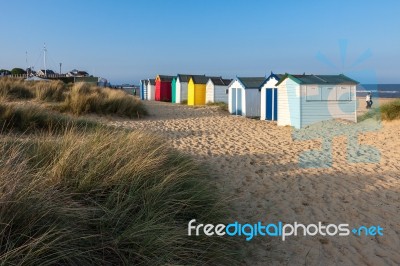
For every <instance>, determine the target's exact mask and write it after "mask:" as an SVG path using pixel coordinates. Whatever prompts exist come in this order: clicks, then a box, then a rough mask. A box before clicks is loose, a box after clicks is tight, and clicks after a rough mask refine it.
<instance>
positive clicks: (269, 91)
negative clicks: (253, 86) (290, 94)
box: [260, 72, 284, 121]
mask: <svg viewBox="0 0 400 266" xmlns="http://www.w3.org/2000/svg"><path fill="white" fill-rule="evenodd" d="M283 76H284V75H282V74H274V73H272V72H271V75H270V76H269V77H268V78H267V79H266V80H265V81H264V84H263V85H262V86H261V115H260V119H261V120H271V121H276V120H278V90H277V88H276V83H278V81H279V80H280V79H281V78H282V77H283Z"/></svg>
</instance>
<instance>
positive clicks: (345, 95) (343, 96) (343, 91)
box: [337, 86, 351, 101]
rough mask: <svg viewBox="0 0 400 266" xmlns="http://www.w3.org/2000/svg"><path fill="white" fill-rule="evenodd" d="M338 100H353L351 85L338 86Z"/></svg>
mask: <svg viewBox="0 0 400 266" xmlns="http://www.w3.org/2000/svg"><path fill="white" fill-rule="evenodd" d="M337 100H338V101H351V90H350V86H348V87H338V88H337Z"/></svg>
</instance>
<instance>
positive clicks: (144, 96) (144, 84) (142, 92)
mask: <svg viewBox="0 0 400 266" xmlns="http://www.w3.org/2000/svg"><path fill="white" fill-rule="evenodd" d="M148 82H149V81H148V80H146V79H142V80H141V81H140V99H141V100H147V83H148Z"/></svg>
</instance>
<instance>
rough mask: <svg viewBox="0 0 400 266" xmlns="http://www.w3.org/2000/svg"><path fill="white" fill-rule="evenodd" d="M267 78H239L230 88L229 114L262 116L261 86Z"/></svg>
mask: <svg viewBox="0 0 400 266" xmlns="http://www.w3.org/2000/svg"><path fill="white" fill-rule="evenodd" d="M265 79H266V78H265V77H237V78H236V79H235V80H234V81H232V82H231V84H230V85H229V88H228V94H229V95H228V99H229V103H228V106H229V112H230V113H231V114H234V115H242V116H246V117H260V115H261V92H260V91H261V86H262V85H263V84H264V81H265Z"/></svg>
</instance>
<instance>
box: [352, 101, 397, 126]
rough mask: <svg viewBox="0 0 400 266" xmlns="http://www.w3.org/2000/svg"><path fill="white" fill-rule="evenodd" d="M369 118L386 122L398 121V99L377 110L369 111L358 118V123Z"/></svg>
mask: <svg viewBox="0 0 400 266" xmlns="http://www.w3.org/2000/svg"><path fill="white" fill-rule="evenodd" d="M371 118H372V119H376V120H387V121H390V120H395V119H400V99H396V100H393V101H390V102H387V103H385V104H382V105H380V106H379V107H377V108H373V109H371V110H369V111H368V112H366V113H365V114H363V115H361V116H359V117H358V121H364V120H366V119H371Z"/></svg>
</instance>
